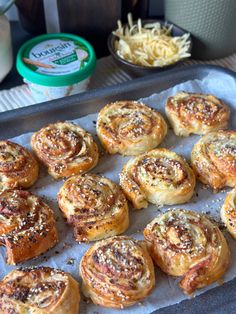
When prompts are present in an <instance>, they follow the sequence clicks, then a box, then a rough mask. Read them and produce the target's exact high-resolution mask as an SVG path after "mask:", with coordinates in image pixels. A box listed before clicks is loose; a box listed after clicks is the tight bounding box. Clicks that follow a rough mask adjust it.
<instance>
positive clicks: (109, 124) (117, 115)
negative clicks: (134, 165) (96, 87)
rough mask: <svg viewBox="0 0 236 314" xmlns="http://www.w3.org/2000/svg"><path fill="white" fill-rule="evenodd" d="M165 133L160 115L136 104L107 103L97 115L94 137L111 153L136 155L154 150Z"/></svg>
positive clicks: (122, 102) (131, 102)
mask: <svg viewBox="0 0 236 314" xmlns="http://www.w3.org/2000/svg"><path fill="white" fill-rule="evenodd" d="M166 133H167V125H166V123H165V120H164V119H163V118H162V116H161V114H160V113H159V112H157V111H156V110H154V109H152V108H149V107H148V106H146V105H144V104H142V103H139V102H136V101H117V102H114V103H110V104H108V105H106V106H105V107H104V108H103V109H102V110H101V111H100V112H99V115H98V120H97V134H98V137H99V139H100V141H101V143H102V145H103V146H104V148H105V150H106V151H107V152H108V153H110V154H116V153H119V154H122V155H139V154H141V153H144V152H147V151H149V150H151V149H153V148H155V147H157V146H158V145H159V144H160V143H161V142H162V140H163V138H164V137H165V135H166Z"/></svg>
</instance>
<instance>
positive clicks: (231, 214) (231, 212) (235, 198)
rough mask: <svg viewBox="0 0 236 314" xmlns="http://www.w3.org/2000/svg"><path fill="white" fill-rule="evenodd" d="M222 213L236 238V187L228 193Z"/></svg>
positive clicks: (222, 217)
mask: <svg viewBox="0 0 236 314" xmlns="http://www.w3.org/2000/svg"><path fill="white" fill-rule="evenodd" d="M220 215H221V219H222V220H223V222H224V223H225V225H226V227H227V229H228V231H229V233H230V234H231V235H232V237H234V238H235V239H236V188H234V189H233V190H232V191H230V192H229V193H228V194H227V195H226V198H225V202H224V204H223V206H222V208H221V212H220Z"/></svg>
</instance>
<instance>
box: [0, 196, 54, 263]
mask: <svg viewBox="0 0 236 314" xmlns="http://www.w3.org/2000/svg"><path fill="white" fill-rule="evenodd" d="M57 241H58V235H57V230H56V223H55V220H54V216H53V212H52V210H51V209H50V208H49V207H48V206H47V205H46V204H45V203H44V202H43V201H42V200H41V199H40V198H38V197H37V196H35V195H33V194H31V193H30V192H28V191H22V190H8V191H4V192H3V193H1V194H0V245H3V246H5V247H6V253H7V263H8V264H13V265H14V264H17V263H20V262H23V261H25V260H28V259H31V258H33V257H37V256H38V255H40V254H41V253H44V252H46V251H47V250H48V249H50V248H52V247H53V246H54V245H55V244H56V243H57Z"/></svg>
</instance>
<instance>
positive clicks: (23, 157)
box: [0, 141, 39, 192]
mask: <svg viewBox="0 0 236 314" xmlns="http://www.w3.org/2000/svg"><path fill="white" fill-rule="evenodd" d="M38 172H39V167H38V163H37V161H36V159H35V158H34V156H33V155H32V154H31V153H30V151H28V150H27V149H26V148H24V147H22V146H20V145H18V144H16V143H13V142H10V141H0V192H1V191H4V190H7V189H15V188H29V187H30V186H32V185H33V184H34V182H35V181H36V180H37V178H38Z"/></svg>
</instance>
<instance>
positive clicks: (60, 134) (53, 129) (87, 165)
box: [31, 122, 99, 179]
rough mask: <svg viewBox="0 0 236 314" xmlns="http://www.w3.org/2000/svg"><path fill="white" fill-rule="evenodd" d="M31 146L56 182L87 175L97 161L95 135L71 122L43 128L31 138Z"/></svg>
mask: <svg viewBox="0 0 236 314" xmlns="http://www.w3.org/2000/svg"><path fill="white" fill-rule="evenodd" d="M31 145H32V147H33V149H34V151H35V153H36V154H37V156H38V158H39V159H40V160H41V161H42V162H43V163H44V164H45V165H46V166H47V167H48V172H49V174H50V175H51V176H53V177H54V178H55V179H59V178H63V177H70V176H72V175H75V174H80V173H84V172H86V171H88V170H90V169H92V168H93V167H95V166H96V165H97V162H98V157H99V155H98V147H97V144H96V143H95V142H94V140H93V138H92V136H91V135H90V134H89V133H88V132H86V131H85V130H84V129H82V128H81V127H80V126H78V125H75V124H72V123H68V122H58V123H54V124H50V125H48V126H46V127H44V128H42V129H41V130H39V131H38V132H36V133H35V134H34V135H33V136H32V139H31Z"/></svg>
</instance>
